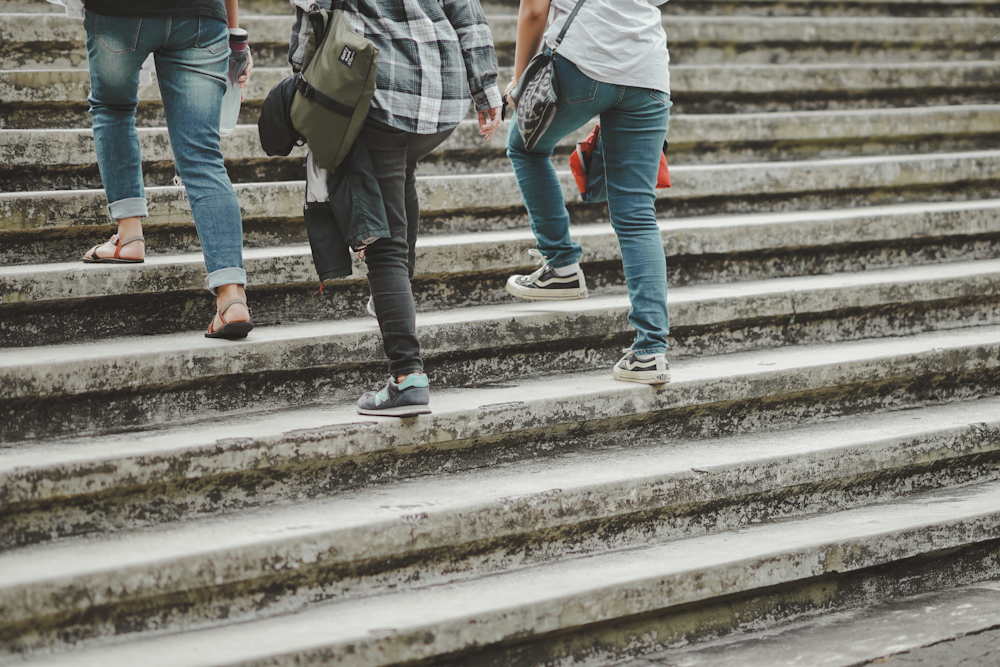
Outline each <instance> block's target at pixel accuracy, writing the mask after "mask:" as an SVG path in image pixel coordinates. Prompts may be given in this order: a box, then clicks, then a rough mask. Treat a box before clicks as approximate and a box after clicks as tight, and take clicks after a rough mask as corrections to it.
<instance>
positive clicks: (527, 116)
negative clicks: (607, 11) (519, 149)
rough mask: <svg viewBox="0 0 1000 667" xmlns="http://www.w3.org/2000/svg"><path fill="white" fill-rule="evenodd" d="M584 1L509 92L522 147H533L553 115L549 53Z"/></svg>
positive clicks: (550, 59)
mask: <svg viewBox="0 0 1000 667" xmlns="http://www.w3.org/2000/svg"><path fill="white" fill-rule="evenodd" d="M583 3H584V0H579V2H577V3H576V7H574V8H573V11H572V12H570V15H569V16H568V17H566V23H564V24H563V27H562V30H560V31H559V36H558V37H556V43H555V44H553V45H552V49H551V53H545V49H544V44H543V48H542V52H541V53H539V54H536V55H535V57H534V58H532V59H531V61H530V62H529V63H528V66H527V67H525V68H524V73H522V74H521V80H520V81H518V82H517V85H516V86H515V87H514V90H512V91H510V99H511V100H512V101H513V102H514V104H515V105H517V129H518V130H520V131H521V138H522V139H524V147H525V148H527V149H528V150H529V151H530V150H531V149H532V148H534V147H535V144H537V143H538V140H539V139H541V138H542V135H543V134H545V131H546V130H547V129H549V126H550V125H552V119H553V118H555V115H556V95H555V91H554V90H553V89H552V80H553V78H554V73H553V71H552V55H554V54H555V52H556V49H557V48H559V45H560V44H561V43H562V40H563V37H565V36H566V30H567V29H568V28H569V24H570V23H572V22H573V19H574V18H576V13H577V12H579V11H580V7H582V6H583ZM522 102H523V103H522Z"/></svg>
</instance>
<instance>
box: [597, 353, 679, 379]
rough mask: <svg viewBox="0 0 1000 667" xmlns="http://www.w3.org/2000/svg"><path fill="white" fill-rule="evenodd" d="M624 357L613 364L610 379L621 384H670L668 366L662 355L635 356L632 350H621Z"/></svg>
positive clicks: (665, 358)
mask: <svg viewBox="0 0 1000 667" xmlns="http://www.w3.org/2000/svg"><path fill="white" fill-rule="evenodd" d="M622 352H624V353H625V356H624V357H622V358H621V360H619V362H618V363H617V364H615V367H614V369H613V370H612V371H611V375H612V377H614V379H616V380H621V381H622V382H640V383H642V384H664V383H666V382H670V364H668V363H667V357H666V355H664V354H642V355H639V354H636V353H635V351H634V350H633V349H632V348H629V347H627V348H625V349H624V350H622Z"/></svg>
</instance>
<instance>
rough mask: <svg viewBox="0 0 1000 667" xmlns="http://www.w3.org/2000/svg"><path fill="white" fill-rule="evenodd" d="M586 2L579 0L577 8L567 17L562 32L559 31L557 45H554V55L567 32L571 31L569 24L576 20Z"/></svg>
mask: <svg viewBox="0 0 1000 667" xmlns="http://www.w3.org/2000/svg"><path fill="white" fill-rule="evenodd" d="M584 2H585V0H579V1H578V2H577V3H576V7H574V8H573V11H571V12H570V13H569V16H567V17H566V22H565V23H563V27H562V30H560V31H559V35H558V36H557V37H556V43H555V44H553V45H552V53H555V52H556V49H558V48H559V45H560V44H562V41H563V37H565V36H566V31H567V30H568V29H569V24H570V23H572V22H573V19H575V18H576V15H577V12H579V11H580V8H581V7H583V3H584Z"/></svg>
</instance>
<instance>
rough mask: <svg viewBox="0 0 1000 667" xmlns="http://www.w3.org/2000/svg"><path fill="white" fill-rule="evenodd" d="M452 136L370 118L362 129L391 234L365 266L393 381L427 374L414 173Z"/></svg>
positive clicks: (372, 250)
mask: <svg viewBox="0 0 1000 667" xmlns="http://www.w3.org/2000/svg"><path fill="white" fill-rule="evenodd" d="M452 132H454V129H451V130H447V131H445V132H438V133H437V134H413V133H410V132H406V131H404V130H397V129H396V128H393V127H389V126H388V125H385V124H384V123H379V122H377V121H374V120H371V119H370V118H369V119H368V120H367V121H365V126H364V128H363V129H362V130H361V136H362V137H363V138H364V140H365V143H367V144H368V152H369V153H370V154H371V158H372V166H373V167H374V168H375V174H376V175H377V177H378V184H379V189H380V190H381V191H382V199H383V201H384V202H385V212H386V216H387V217H388V219H389V233H390V234H391V238H387V239H379V240H378V241H375V242H374V243H372V244H371V245H370V246H368V247H367V248H366V249H365V262H366V263H367V264H368V285H369V287H370V288H371V292H372V299H373V300H374V301H375V312H376V313H378V326H379V329H381V330H382V345H383V349H384V350H385V356H387V357H389V374H390V375H391V376H392V377H393V378H396V377H397V376H400V375H407V374H409V373H415V372H422V371H423V370H424V362H423V360H422V359H421V358H420V342H419V341H418V340H417V323H416V317H417V314H416V308H415V306H414V304H413V291H412V289H411V287H410V280H411V279H412V278H413V269H414V266H415V264H416V249H415V245H416V242H417V229H418V228H419V226H420V203H419V202H418V201H417V178H416V176H415V175H414V170H415V169H416V166H417V161H418V160H420V159H421V158H422V157H424V156H425V155H427V154H428V153H430V152H431V151H432V150H434V149H435V148H437V146H438V145H439V144H441V142H443V141H444V140H445V139H447V138H448V136H449V135H450V134H451V133H452Z"/></svg>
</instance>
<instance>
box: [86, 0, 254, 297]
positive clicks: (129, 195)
mask: <svg viewBox="0 0 1000 667" xmlns="http://www.w3.org/2000/svg"><path fill="white" fill-rule="evenodd" d="M84 26H85V27H86V30H87V56H88V58H89V62H90V96H89V97H88V98H87V99H88V101H89V102H90V114H91V116H93V119H94V143H95V146H96V149H97V164H98V166H99V167H100V170H101V180H102V181H103V182H104V190H105V193H106V194H107V197H108V214H109V215H110V216H111V219H112V220H120V219H122V218H130V217H134V216H139V217H147V216H148V212H147V209H146V191H145V189H144V188H143V185H142V155H141V154H140V152H139V135H138V133H137V132H136V130H135V111H136V107H137V105H138V104H139V98H138V91H139V70H140V69H141V67H142V63H143V61H144V60H145V59H146V57H147V56H148V55H149V54H150V53H153V54H154V58H155V60H156V78H157V80H158V81H159V85H160V97H161V98H162V99H163V110H164V112H165V113H166V117H167V130H168V131H169V133H170V144H171V146H172V147H173V151H174V163H175V165H176V167H177V172H178V174H180V177H181V179H182V180H183V181H184V187H185V189H186V190H187V195H188V199H189V201H190V202H191V211H192V213H193V215H194V223H195V227H196V228H197V229H198V237H199V238H200V239H201V246H202V249H203V250H204V252H205V265H206V268H207V269H208V279H207V285H208V288H209V289H210V290H211V291H212V292H215V291H216V290H217V288H219V287H221V286H222V285H230V284H239V285H245V284H246V282H247V274H246V271H245V270H244V269H243V221H242V219H241V218H240V205H239V202H238V201H237V199H236V192H235V191H234V190H233V184H232V183H231V182H230V180H229V176H228V175H227V174H226V167H225V164H224V163H223V160H222V150H221V149H220V147H219V117H220V115H221V112H222V96H223V94H224V93H225V92H226V72H227V69H228V61H229V30H228V28H227V26H226V24H225V22H224V21H220V20H219V19H216V18H209V17H206V16H202V17H198V16H193V17H169V18H149V17H143V18H139V17H118V16H100V15H97V14H94V13H93V12H87V13H86V17H85V19H84Z"/></svg>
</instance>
